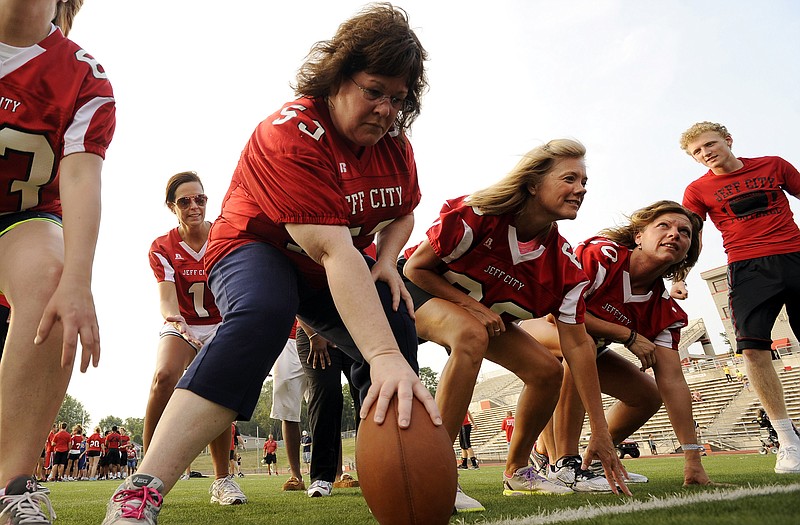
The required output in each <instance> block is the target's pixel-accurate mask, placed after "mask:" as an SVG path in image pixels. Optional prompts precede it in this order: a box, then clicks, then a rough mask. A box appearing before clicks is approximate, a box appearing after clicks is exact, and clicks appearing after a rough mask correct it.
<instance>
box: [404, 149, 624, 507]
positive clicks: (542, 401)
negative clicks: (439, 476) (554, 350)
mask: <svg viewBox="0 0 800 525" xmlns="http://www.w3.org/2000/svg"><path fill="white" fill-rule="evenodd" d="M585 153H586V149H585V148H584V146H583V145H582V144H581V143H579V142H577V141H575V140H571V139H556V140H551V141H549V142H547V143H545V144H542V145H541V146H538V147H536V148H534V149H532V150H531V151H529V152H528V153H526V154H525V155H524V156H523V157H522V159H521V160H520V161H519V162H518V163H517V165H516V166H515V167H514V168H513V169H512V170H511V171H510V172H509V173H508V174H507V175H505V176H504V177H503V178H502V179H500V180H499V181H497V182H495V183H494V184H492V185H490V186H489V187H487V188H484V189H482V190H479V191H477V192H474V193H472V194H471V195H467V196H462V197H458V198H455V199H450V200H448V201H446V202H445V204H444V205H443V206H442V209H441V211H440V212H439V217H438V219H437V220H436V221H435V222H434V223H433V225H432V226H431V227H430V228H429V229H428V231H427V239H425V240H423V241H422V242H421V243H420V244H419V245H418V246H416V247H412V248H409V249H408V250H406V251H405V254H404V255H405V258H406V259H407V260H406V261H403V260H401V261H400V262H399V266H401V267H402V268H403V272H404V274H405V277H406V278H407V279H409V281H410V282H409V283H407V287H408V289H409V292H410V293H411V295H412V297H413V298H414V306H415V308H416V312H415V314H416V322H417V331H418V332H419V336H420V338H422V339H425V340H429V341H433V342H435V343H437V344H439V345H440V346H442V347H444V348H445V349H446V350H447V351H449V354H450V356H449V358H448V360H447V363H446V364H445V367H444V370H443V371H442V375H441V379H440V381H439V386H438V388H437V390H436V401H437V403H438V404H439V407H440V409H441V411H442V417H443V419H444V424H445V426H446V427H447V430H448V433H450V435H451V437H452V438H453V439H455V436H456V434H457V433H458V428H459V426H460V425H461V421H462V418H463V414H464V413H465V412H466V410H467V408H468V406H469V403H470V399H471V397H472V393H473V390H474V386H475V382H476V379H477V376H478V372H479V370H480V366H481V363H482V361H483V360H484V359H488V360H491V361H492V362H494V363H497V364H499V365H501V366H503V367H504V368H506V369H508V370H509V371H511V372H513V373H514V374H515V375H517V376H518V377H519V378H520V379H521V380H522V381H523V383H524V384H525V386H524V387H523V390H522V393H521V395H520V397H519V399H518V401H517V408H516V411H515V413H514V414H515V422H514V424H515V429H514V434H513V436H512V440H511V450H510V452H509V454H508V457H507V459H506V467H505V472H504V474H503V493H504V494H505V495H508V496H514V495H532V494H540V493H555V494H564V493H570V492H572V489H571V488H570V487H568V486H563V485H559V484H555V483H553V482H551V481H550V480H548V479H547V478H546V477H544V476H542V475H540V474H539V473H538V472H537V471H536V470H535V469H534V468H533V467H532V466H529V465H528V458H529V455H530V453H531V449H532V448H533V443H534V441H535V439H536V436H538V435H539V434H540V433H541V431H542V430H543V429H544V427H545V425H546V424H547V422H548V420H549V419H550V417H551V415H552V413H553V409H554V408H555V406H556V402H557V401H558V396H559V388H560V387H561V380H562V376H563V369H562V366H561V364H560V363H559V361H558V359H557V358H556V357H554V356H553V355H552V354H551V353H550V351H549V350H548V349H547V348H546V347H545V346H544V345H542V344H541V343H540V342H538V341H537V340H536V339H535V338H534V337H531V336H530V335H529V334H528V333H526V332H525V331H524V330H522V329H521V328H520V327H519V326H518V325H517V323H516V321H517V320H521V319H532V318H537V317H541V316H543V315H546V314H553V315H554V316H556V318H557V320H556V321H555V322H556V325H557V331H558V339H559V340H560V344H561V346H562V348H563V355H564V357H565V360H566V361H567V362H568V363H569V366H570V367H571V368H572V370H573V373H574V376H575V378H576V381H577V382H578V390H579V392H580V395H581V398H583V399H584V402H585V403H586V406H587V407H588V411H589V421H590V424H591V427H592V433H591V438H590V441H589V448H588V449H587V458H586V463H587V465H588V462H589V461H590V460H591V459H594V458H600V459H602V462H603V465H604V467H606V473H607V474H608V475H609V477H612V479H614V480H615V481H617V482H618V483H619V484H620V486H621V487H622V490H623V491H627V487H625V483H624V482H623V481H622V477H623V472H624V470H623V467H622V464H621V463H620V461H619V458H618V457H617V455H616V450H615V449H614V445H613V443H612V441H611V436H610V435H609V433H608V427H607V424H606V421H605V417H604V414H603V405H602V400H601V398H600V386H599V382H598V379H597V367H596V364H595V359H594V358H595V352H594V348H593V346H592V344H591V340H590V339H589V338H588V337H587V335H586V330H585V328H584V325H583V317H584V309H585V306H584V302H583V290H584V289H585V288H586V287H587V286H588V285H589V281H588V279H587V278H586V276H585V275H584V273H583V271H582V270H581V267H580V264H579V263H578V261H577V259H576V258H575V255H574V254H573V253H572V248H571V247H570V245H569V243H568V242H567V241H566V239H564V238H563V237H562V236H561V235H560V234H559V232H558V226H557V221H559V220H563V219H569V220H572V219H575V218H576V217H577V215H578V210H579V209H580V207H581V204H582V203H583V198H584V195H585V194H586V183H587V180H588V178H587V176H586V165H585V161H584V156H585ZM613 490H614V491H616V485H615V486H614V487H613ZM456 507H457V509H458V508H459V507H461V511H462V512H470V511H475V510H482V509H483V507H482V505H480V504H479V503H478V502H477V501H475V500H474V499H472V498H469V500H467V499H466V498H465V495H464V493H463V491H459V492H458V495H457V497H456Z"/></svg>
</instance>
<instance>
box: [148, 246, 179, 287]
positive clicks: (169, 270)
mask: <svg viewBox="0 0 800 525" xmlns="http://www.w3.org/2000/svg"><path fill="white" fill-rule="evenodd" d="M153 255H155V256H156V257H158V260H159V261H160V262H161V266H162V268H164V280H165V281H171V282H173V283H174V282H175V268H173V267H172V265H171V264H170V263H169V260H167V259H166V258H165V257H164V256H163V255H161V254H160V253H158V252H153Z"/></svg>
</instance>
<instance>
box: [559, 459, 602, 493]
mask: <svg viewBox="0 0 800 525" xmlns="http://www.w3.org/2000/svg"><path fill="white" fill-rule="evenodd" d="M547 479H549V480H550V481H552V482H553V483H555V484H556V485H562V486H564V487H569V488H571V489H572V490H573V491H575V492H611V485H609V484H608V481H607V480H606V478H604V477H603V476H598V475H597V474H595V473H593V472H592V471H590V470H583V469H582V468H581V457H580V456H565V457H563V458H561V459H559V460H558V461H556V464H555V465H553V466H552V467H550V469H549V470H548V472H547Z"/></svg>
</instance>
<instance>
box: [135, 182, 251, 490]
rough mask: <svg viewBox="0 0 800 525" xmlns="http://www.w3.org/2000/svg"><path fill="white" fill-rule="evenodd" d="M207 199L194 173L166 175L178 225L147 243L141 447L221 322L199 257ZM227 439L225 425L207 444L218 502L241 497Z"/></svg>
mask: <svg viewBox="0 0 800 525" xmlns="http://www.w3.org/2000/svg"><path fill="white" fill-rule="evenodd" d="M207 202H208V197H206V195H205V193H203V183H202V182H201V181H200V177H198V176H197V173H195V172H193V171H184V172H182V173H178V174H176V175H173V176H172V177H170V179H169V181H168V182H167V191H166V200H165V203H166V205H167V207H168V208H169V210H170V211H171V212H172V213H173V214H175V217H176V218H177V219H178V226H177V227H176V228H173V229H172V230H170V231H169V232H168V233H167V234H166V235H162V236H161V237H159V238H157V239H156V240H155V241H153V244H152V245H151V246H150V267H151V268H152V269H153V273H154V274H155V277H156V280H157V281H158V295H159V303H160V306H161V315H162V316H163V317H164V325H163V326H162V327H161V334H160V339H159V343H158V351H157V353H156V371H155V373H154V374H153V383H152V386H151V387H150V397H149V399H148V400H147V409H146V411H145V416H144V431H143V433H142V442H143V445H144V449H145V452H146V451H147V449H148V448H149V446H150V441H151V440H152V439H153V432H154V431H155V428H156V425H157V424H158V420H159V419H161V414H162V413H163V412H164V407H166V406H167V402H168V401H169V398H170V397H171V396H172V393H173V392H174V391H175V385H176V384H178V380H179V379H180V378H181V376H182V375H183V372H184V371H185V370H186V368H187V367H188V366H189V364H190V363H191V362H192V361H193V360H194V358H195V357H196V356H197V352H199V351H200V349H201V348H202V347H203V345H205V344H206V343H208V342H209V341H210V340H211V338H212V337H214V334H215V333H216V332H217V327H218V326H219V324H220V322H222V318H221V317H220V314H219V310H218V309H217V305H216V304H215V303H214V295H213V294H212V293H211V290H210V289H209V288H208V283H207V279H206V271H205V265H204V262H203V257H204V255H205V253H206V247H207V246H208V232H209V230H210V229H211V223H210V222H208V221H207V220H205V219H206V203H207ZM230 442H231V430H230V427H226V428H225V430H223V431H222V432H221V433H220V434H219V435H218V436H217V437H216V438H215V439H214V440H213V441H211V443H210V444H209V448H210V449H211V458H212V463H213V465H214V477H215V481H214V483H213V484H212V486H211V493H212V498H211V501H212V503H219V504H221V505H235V504H242V503H246V502H247V498H246V497H245V495H244V494H243V493H242V490H241V488H240V487H239V485H238V484H237V483H236V482H235V481H234V480H233V479H229V478H228V456H229V454H228V449H229V445H230Z"/></svg>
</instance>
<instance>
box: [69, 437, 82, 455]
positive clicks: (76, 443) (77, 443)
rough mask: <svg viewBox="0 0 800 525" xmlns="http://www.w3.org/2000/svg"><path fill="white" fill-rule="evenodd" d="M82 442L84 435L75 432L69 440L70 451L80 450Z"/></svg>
mask: <svg viewBox="0 0 800 525" xmlns="http://www.w3.org/2000/svg"><path fill="white" fill-rule="evenodd" d="M81 443H83V436H81V435H78V434H73V435H72V437H70V440H69V448H70V452H73V451H74V452H80V450H81Z"/></svg>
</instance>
